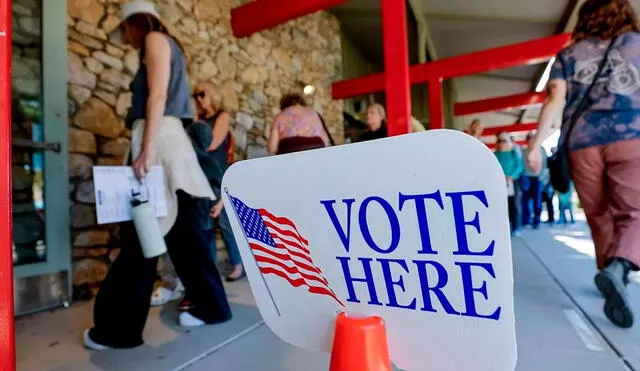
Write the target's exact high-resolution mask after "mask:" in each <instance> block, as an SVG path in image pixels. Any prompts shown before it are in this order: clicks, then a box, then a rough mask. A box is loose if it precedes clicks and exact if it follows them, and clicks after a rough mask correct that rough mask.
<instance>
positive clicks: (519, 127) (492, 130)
mask: <svg viewBox="0 0 640 371" xmlns="http://www.w3.org/2000/svg"><path fill="white" fill-rule="evenodd" d="M537 128H538V123H537V122H532V123H528V124H513V125H505V126H489V127H488V128H484V130H483V131H482V136H483V137H484V136H487V135H496V134H498V133H500V132H503V131H504V132H507V133H518V132H520V133H522V132H527V131H533V130H536V129H537Z"/></svg>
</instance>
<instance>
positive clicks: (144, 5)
mask: <svg viewBox="0 0 640 371" xmlns="http://www.w3.org/2000/svg"><path fill="white" fill-rule="evenodd" d="M136 14H149V15H152V16H153V17H155V18H156V19H157V20H158V21H159V22H160V23H161V24H162V25H163V26H164V28H167V25H166V24H165V23H164V21H163V20H162V17H161V16H160V13H158V11H157V10H156V7H155V5H153V4H152V3H150V2H148V1H144V0H133V1H129V2H128V3H126V4H124V5H123V6H122V10H121V13H120V23H119V24H118V25H117V26H116V27H115V28H114V29H113V30H112V31H111V32H110V33H109V40H110V41H111V42H112V43H115V44H124V32H123V28H122V26H123V24H124V22H125V21H126V20H127V19H128V18H129V17H131V16H133V15H136Z"/></svg>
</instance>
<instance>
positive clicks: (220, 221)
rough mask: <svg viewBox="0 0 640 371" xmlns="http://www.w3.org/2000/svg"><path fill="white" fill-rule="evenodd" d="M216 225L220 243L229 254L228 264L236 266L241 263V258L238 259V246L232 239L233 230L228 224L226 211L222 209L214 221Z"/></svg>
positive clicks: (214, 243) (229, 223)
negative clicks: (218, 230) (222, 243)
mask: <svg viewBox="0 0 640 371" xmlns="http://www.w3.org/2000/svg"><path fill="white" fill-rule="evenodd" d="M215 222H216V225H217V227H218V228H220V232H221V234H222V241H223V242H224V245H225V246H226V247H227V252H228V253H229V262H230V263H231V265H238V264H241V263H242V258H240V251H239V250H238V244H237V243H236V239H235V238H234V237H233V230H232V229H231V222H229V215H228V214H227V210H226V209H222V212H221V213H220V215H219V216H218V218H217V219H216V220H215ZM213 247H214V252H215V251H216V248H215V247H216V241H215V238H214V241H213Z"/></svg>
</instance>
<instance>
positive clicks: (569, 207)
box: [560, 202, 575, 224]
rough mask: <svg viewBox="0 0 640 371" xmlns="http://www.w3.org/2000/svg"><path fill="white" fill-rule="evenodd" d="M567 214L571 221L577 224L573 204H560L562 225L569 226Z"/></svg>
mask: <svg viewBox="0 0 640 371" xmlns="http://www.w3.org/2000/svg"><path fill="white" fill-rule="evenodd" d="M567 213H569V221H571V223H575V219H574V218H573V204H572V203H571V202H570V203H567V204H564V203H562V204H560V223H561V224H567Z"/></svg>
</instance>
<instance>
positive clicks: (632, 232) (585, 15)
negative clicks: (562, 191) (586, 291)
mask: <svg viewBox="0 0 640 371" xmlns="http://www.w3.org/2000/svg"><path fill="white" fill-rule="evenodd" d="M573 36H574V43H573V45H571V46H569V47H568V48H566V49H565V50H563V51H561V52H560V54H558V56H557V59H556V61H555V63H554V65H553V68H552V70H551V77H550V83H549V87H548V90H549V98H548V100H547V102H546V103H545V104H544V106H543V108H542V112H541V114H540V120H539V122H540V124H539V128H538V134H537V136H536V138H535V140H534V146H536V147H540V145H541V144H542V141H544V140H545V139H546V138H547V137H548V136H549V135H550V134H551V132H552V130H553V122H554V119H555V117H556V115H557V114H558V113H559V111H560V110H562V107H563V105H564V104H565V100H566V106H565V108H564V114H563V125H562V131H561V139H560V142H561V143H563V141H564V140H565V139H566V140H567V142H566V143H567V149H568V150H569V158H570V162H571V171H572V177H573V180H574V183H575V188H576V191H577V192H578V196H579V198H580V201H581V203H582V206H583V208H584V211H585V214H586V216H587V221H588V223H589V226H590V227H591V233H592V236H593V241H594V244H595V249H596V258H597V268H598V270H599V272H598V274H597V275H596V277H595V283H596V286H597V288H598V289H599V290H600V292H601V293H602V294H603V296H604V297H605V305H604V312H605V315H606V316H607V317H608V318H609V320H611V322H613V323H614V324H616V325H618V326H620V327H625V328H627V327H631V326H632V325H633V312H632V310H631V307H630V303H629V300H628V297H627V295H628V294H627V290H626V287H625V286H626V285H627V284H628V283H629V273H630V272H631V271H637V270H638V266H640V244H639V243H638V241H640V29H639V28H638V18H637V15H636V12H635V10H634V9H633V7H632V5H631V4H630V3H629V1H628V0H587V1H586V2H585V3H584V4H583V6H582V8H581V9H580V14H579V21H578V24H577V26H576V29H575V31H574V34H573ZM607 50H610V52H609V54H608V57H607V60H606V61H605V64H604V67H603V69H602V71H601V73H600V74H599V75H597V76H596V74H597V72H598V69H599V67H600V65H601V62H603V59H604V57H605V55H606V53H607ZM594 80H595V83H594V87H593V90H592V91H591V94H590V96H589V97H585V98H586V99H588V100H587V102H586V103H587V104H586V109H584V110H582V111H581V112H576V111H577V108H578V106H579V105H580V101H581V100H582V98H583V97H584V95H585V94H586V92H587V90H588V89H589V87H590V86H591V84H592V83H593V82H594ZM574 114H575V115H576V117H577V119H576V120H575V122H574V128H573V130H572V131H571V133H570V135H569V136H568V138H565V137H566V136H567V130H568V126H569V123H571V121H572V118H573V117H574ZM528 161H529V164H530V166H531V167H534V168H540V167H541V156H540V151H535V150H532V151H530V152H529V156H528Z"/></svg>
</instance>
